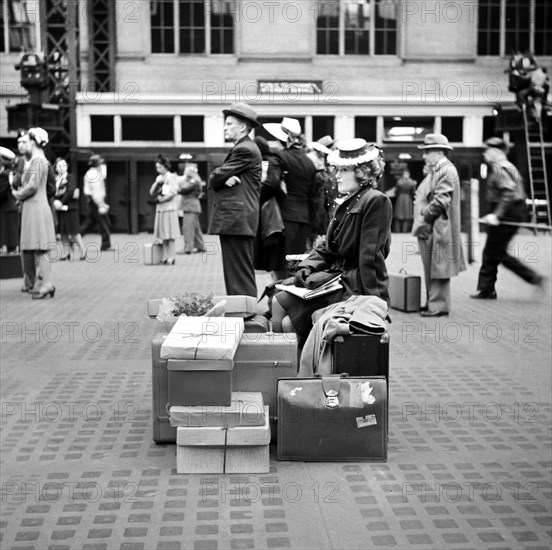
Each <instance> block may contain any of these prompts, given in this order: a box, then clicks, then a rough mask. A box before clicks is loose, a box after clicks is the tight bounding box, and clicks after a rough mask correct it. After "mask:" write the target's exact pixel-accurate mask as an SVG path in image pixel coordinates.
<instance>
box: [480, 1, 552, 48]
mask: <svg viewBox="0 0 552 550" xmlns="http://www.w3.org/2000/svg"><path fill="white" fill-rule="evenodd" d="M507 1H508V0H500V5H499V10H500V11H499V18H500V19H499V26H498V35H499V36H498V40H499V44H498V53H496V54H494V53H485V54H479V53H478V54H477V57H482V58H485V57H489V58H491V57H509V56H510V53H511V52H507V51H506V36H507V34H508V33H509V32H519V31H522V30H523V29H521V28H518V27H517V26H516V28H515V29H514V30H510V29H507V28H506V8H507V7H508V4H507ZM536 1H537V0H529V5H528V6H527V8H526V9H527V10H528V11H529V45H528V47H529V50H530V51H531V52H532V53H533V54H534V55H538V56H542V57H549V55H550V54H545V53H543V52H536V51H535V35H536V11H537V10H536ZM478 7H479V9H480V8H481V7H482V6H478ZM485 7H487V8H489V6H488V5H486V6H485ZM509 7H513V6H512V5H510V6H509ZM515 7H518V8H519V7H521V8H523V7H524V6H515ZM545 7H546V6H545ZM548 9H552V6H548ZM489 30H490V29H489V28H488V27H487V28H484V29H482V28H481V27H480V21H479V11H478V21H477V45H476V47H477V50H479V34H480V33H481V32H487V31H489ZM492 30H495V31H496V29H492Z"/></svg>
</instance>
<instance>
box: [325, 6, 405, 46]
mask: <svg viewBox="0 0 552 550" xmlns="http://www.w3.org/2000/svg"><path fill="white" fill-rule="evenodd" d="M317 6H318V12H317V18H316V52H317V53H318V54H319V55H396V53H397V2H396V0H321V1H320V2H318V3H317Z"/></svg>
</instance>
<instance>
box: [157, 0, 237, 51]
mask: <svg viewBox="0 0 552 550" xmlns="http://www.w3.org/2000/svg"><path fill="white" fill-rule="evenodd" d="M155 1H156V0H151V2H155ZM158 1H161V2H162V1H163V0H158ZM165 1H169V2H171V1H172V4H173V21H172V26H170V27H166V28H167V29H171V30H172V33H173V43H174V51H172V52H169V51H165V52H154V51H153V49H152V46H151V35H152V25H151V2H150V55H162V56H166V55H173V56H183V57H192V56H193V57H198V56H201V57H207V56H208V57H220V56H223V57H231V56H235V55H236V21H235V19H234V20H233V25H232V34H233V36H232V52H229V53H213V52H212V39H211V33H212V31H213V26H212V21H211V18H212V17H213V15H216V13H215V11H214V10H213V9H212V5H211V1H212V0H201V1H202V2H203V9H204V15H205V26H204V27H198V28H203V29H204V31H205V49H204V51H203V52H197V53H195V52H182V51H180V31H181V26H180V0H165ZM238 1H239V0H234V2H238ZM207 2H209V5H208V4H207ZM197 3H199V2H197ZM236 9H237V8H236ZM214 28H216V29H220V27H214Z"/></svg>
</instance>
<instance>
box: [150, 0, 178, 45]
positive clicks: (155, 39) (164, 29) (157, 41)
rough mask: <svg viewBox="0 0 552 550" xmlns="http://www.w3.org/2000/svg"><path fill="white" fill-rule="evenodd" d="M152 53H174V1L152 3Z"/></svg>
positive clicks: (162, 0)
mask: <svg viewBox="0 0 552 550" xmlns="http://www.w3.org/2000/svg"><path fill="white" fill-rule="evenodd" d="M150 6H151V15H150V17H151V19H150V26H151V51H152V53H174V9H173V1H172V0H157V1H154V2H151V4H150Z"/></svg>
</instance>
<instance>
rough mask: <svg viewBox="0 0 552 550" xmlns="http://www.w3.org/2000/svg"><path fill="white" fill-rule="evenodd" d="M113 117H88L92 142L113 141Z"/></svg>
mask: <svg viewBox="0 0 552 550" xmlns="http://www.w3.org/2000/svg"><path fill="white" fill-rule="evenodd" d="M113 119H114V117H113V116H108V115H92V116H91V117H90V127H91V134H92V135H91V138H92V141H115V134H114V130H113Z"/></svg>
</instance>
